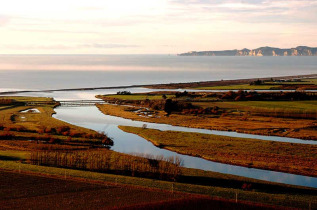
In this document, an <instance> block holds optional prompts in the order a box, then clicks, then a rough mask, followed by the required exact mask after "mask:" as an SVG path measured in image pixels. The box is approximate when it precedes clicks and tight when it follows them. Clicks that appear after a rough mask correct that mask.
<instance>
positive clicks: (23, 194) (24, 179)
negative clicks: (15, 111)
mask: <svg viewBox="0 0 317 210" xmlns="http://www.w3.org/2000/svg"><path fill="white" fill-rule="evenodd" d="M0 206H1V209H118V208H120V209H121V208H123V209H172V208H184V209H195V208H197V207H198V208H204V209H210V208H217V209H232V208H234V209H274V208H272V207H269V206H262V205H257V204H250V203H241V202H238V203H235V202H232V201H229V200H220V199H213V198H211V197H208V196H198V195H192V194H186V193H178V192H174V193H172V192H169V191H163V190H154V189H148V188H141V187H132V186H127V185H119V184H113V183H112V184H111V183H105V182H92V181H87V180H78V179H77V180H75V179H66V180H65V179H62V178H57V177H54V178H53V177H44V176H37V175H34V174H19V173H13V172H6V171H0Z"/></svg>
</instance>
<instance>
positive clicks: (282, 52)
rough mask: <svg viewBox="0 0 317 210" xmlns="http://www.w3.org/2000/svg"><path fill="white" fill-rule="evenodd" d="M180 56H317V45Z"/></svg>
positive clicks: (198, 52) (188, 53)
mask: <svg viewBox="0 0 317 210" xmlns="http://www.w3.org/2000/svg"><path fill="white" fill-rule="evenodd" d="M178 55H179V56H317V47H307V46H298V47H296V48H289V49H280V48H275V47H260V48H257V49H253V50H250V49H247V48H244V49H242V50H236V49H235V50H223V51H191V52H187V53H181V54H178Z"/></svg>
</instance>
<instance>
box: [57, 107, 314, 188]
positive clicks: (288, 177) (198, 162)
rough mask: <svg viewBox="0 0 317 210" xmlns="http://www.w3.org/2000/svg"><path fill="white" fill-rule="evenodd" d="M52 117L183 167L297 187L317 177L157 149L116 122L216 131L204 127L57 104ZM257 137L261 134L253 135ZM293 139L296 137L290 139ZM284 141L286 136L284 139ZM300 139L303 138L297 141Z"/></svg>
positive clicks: (125, 149)
mask: <svg viewBox="0 0 317 210" xmlns="http://www.w3.org/2000/svg"><path fill="white" fill-rule="evenodd" d="M55 111H56V114H55V115H54V117H55V118H57V119H60V120H63V121H66V122H69V123H71V124H74V125H78V126H82V127H85V128H89V129H93V130H96V131H99V132H101V131H103V132H105V133H106V134H107V135H108V136H109V137H111V138H112V139H113V140H114V146H113V147H112V148H111V149H112V150H114V151H117V152H122V153H127V154H141V155H143V154H151V155H164V156H179V157H180V158H181V159H182V160H183V163H184V165H183V166H184V167H188V168H196V169H202V170H206V171H214V172H220V173H225V174H233V175H238V176H244V177H249V178H255V179H259V180H266V181H272V182H278V183H285V184H293V185H299V186H308V187H314V188H317V178H315V177H308V176H301V175H294V174H289V173H282V172H275V171H269V170H261V169H255V168H247V167H241V166H234V165H229V164H222V163H217V162H213V161H208V160H205V159H202V158H198V157H192V156H188V155H181V154H178V153H176V152H172V151H169V150H165V149H161V148H158V147H156V146H154V145H153V144H152V143H150V142H148V141H147V140H145V139H144V138H142V137H139V136H138V135H134V134H130V133H126V132H123V131H122V130H120V129H119V128H118V125H130V126H138V127H141V126H142V125H143V124H147V127H148V128H156V129H161V130H176V131H178V130H183V131H189V132H192V131H195V132H203V133H209V132H210V133H213V134H215V132H216V131H209V130H205V129H194V130H193V129H191V128H184V127H178V126H171V125H165V124H155V123H144V122H139V121H132V120H129V119H124V118H120V117H114V116H109V115H104V114H102V113H101V112H100V111H99V110H98V109H97V107H94V106H90V107H58V108H56V109H55ZM217 132H220V133H218V134H222V135H225V134H227V135H230V136H236V135H237V133H234V132H223V131H217ZM243 136H244V137H249V138H253V137H254V135H250V136H249V134H243ZM257 137H258V139H261V138H262V137H264V136H260V135H257ZM268 138H271V139H275V138H279V139H283V137H272V136H271V137H264V139H266V140H269V139H268ZM290 140H296V139H290ZM285 141H286V142H287V141H288V138H285ZM298 141H304V140H298Z"/></svg>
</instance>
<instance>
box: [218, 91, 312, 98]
mask: <svg viewBox="0 0 317 210" xmlns="http://www.w3.org/2000/svg"><path fill="white" fill-rule="evenodd" d="M220 98H221V99H224V100H234V101H300V100H317V93H313V92H299V91H295V92H282V91H281V92H256V91H249V92H248V91H243V90H239V91H236V92H234V91H229V92H227V93H224V94H223V95H222V96H221V97H220Z"/></svg>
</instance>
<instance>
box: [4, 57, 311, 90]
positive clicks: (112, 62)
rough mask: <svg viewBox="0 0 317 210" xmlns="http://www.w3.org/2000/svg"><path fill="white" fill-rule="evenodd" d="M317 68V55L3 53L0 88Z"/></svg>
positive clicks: (305, 71)
mask: <svg viewBox="0 0 317 210" xmlns="http://www.w3.org/2000/svg"><path fill="white" fill-rule="evenodd" d="M316 73H317V57H310V56H307V57H229V56H226V57H209V56H199V57H197V56H191V57H188V56H176V55H0V91H9V90H50V89H63V88H88V87H110V86H125V85H137V84H160V83H175V82H197V81H212V80H222V79H223V80H227V79H242V78H258V77H273V76H288V75H304V74H316Z"/></svg>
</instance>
